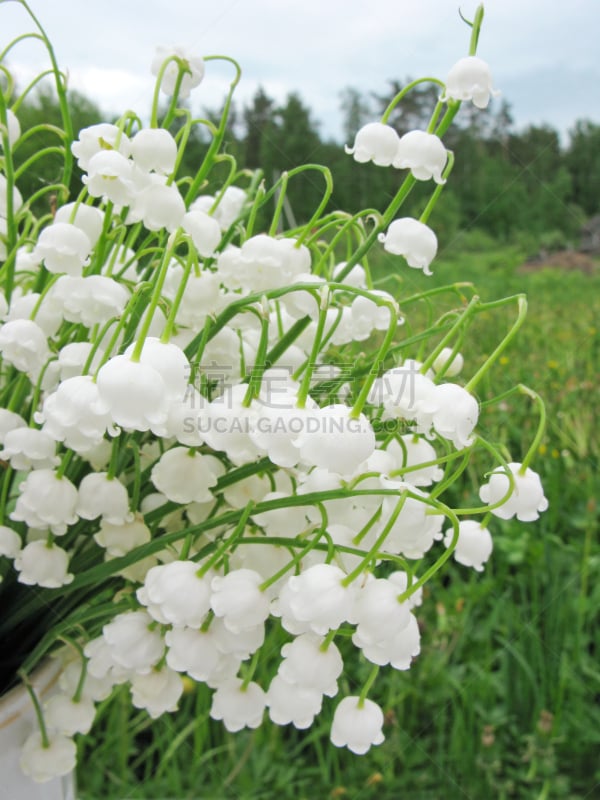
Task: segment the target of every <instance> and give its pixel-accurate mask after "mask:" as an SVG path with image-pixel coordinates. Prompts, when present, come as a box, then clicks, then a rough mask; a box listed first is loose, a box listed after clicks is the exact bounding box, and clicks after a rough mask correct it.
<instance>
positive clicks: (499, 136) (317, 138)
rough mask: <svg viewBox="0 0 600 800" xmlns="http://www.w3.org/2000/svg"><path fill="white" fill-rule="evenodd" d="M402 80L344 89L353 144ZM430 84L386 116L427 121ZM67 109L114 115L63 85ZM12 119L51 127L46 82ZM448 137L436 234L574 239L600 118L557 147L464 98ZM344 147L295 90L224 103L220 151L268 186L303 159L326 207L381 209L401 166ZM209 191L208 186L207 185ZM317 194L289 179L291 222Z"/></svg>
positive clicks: (52, 173)
mask: <svg viewBox="0 0 600 800" xmlns="http://www.w3.org/2000/svg"><path fill="white" fill-rule="evenodd" d="M409 81H410V79H407V81H406V82H405V83H404V84H403V83H402V82H399V81H390V84H389V90H388V91H387V92H385V93H384V94H382V95H376V94H369V95H365V94H361V93H360V92H359V91H358V90H357V89H355V88H351V87H349V88H346V89H345V90H344V91H343V92H341V94H340V111H341V114H342V119H343V130H344V136H345V143H346V144H352V142H353V140H354V135H355V133H356V131H357V130H358V129H359V128H360V127H361V126H362V125H363V124H365V123H366V122H369V121H374V120H377V119H378V118H379V117H380V116H381V114H382V112H383V110H384V109H385V107H386V106H387V105H388V103H389V102H390V100H391V99H392V98H393V97H394V96H395V95H396V94H397V92H398V91H400V90H401V89H402V87H403V85H406V83H408V82H409ZM438 93H439V89H438V88H437V87H435V86H429V85H427V84H419V85H417V86H416V87H415V88H414V89H413V90H412V91H411V92H409V93H408V94H407V95H406V97H405V98H404V99H403V100H402V102H401V103H400V104H399V105H398V106H397V107H396V108H395V109H394V112H393V113H392V115H391V117H390V119H389V124H391V125H392V126H393V127H394V128H395V129H396V130H397V132H398V134H399V135H402V134H403V133H405V132H406V131H408V130H412V129H414V128H421V129H425V128H426V127H427V124H428V122H429V118H430V115H431V111H432V110H433V107H434V106H435V103H436V101H437V99H438ZM71 109H72V114H73V123H74V128H75V130H79V129H80V128H82V127H85V126H87V125H91V124H93V123H95V122H100V121H107V120H109V119H110V117H107V115H106V114H104V113H103V112H102V111H101V110H100V109H99V108H98V107H97V106H96V105H95V103H94V102H93V101H91V100H90V99H89V98H87V97H84V96H83V95H81V94H78V93H76V92H72V93H71ZM204 115H205V117H206V118H207V119H208V120H209V121H213V122H216V121H217V120H218V118H219V116H220V114H219V112H217V111H214V110H212V111H211V110H207V111H205V112H204ZM19 119H20V122H21V128H22V130H23V131H25V130H27V129H28V128H29V127H32V126H33V125H35V124H39V123H40V122H46V123H53V124H58V122H59V119H60V117H59V114H58V109H57V106H56V101H55V100H54V98H53V97H52V95H51V94H50V93H48V92H44V91H42V92H40V93H38V94H37V95H36V96H35V97H34V98H32V100H31V101H30V102H29V103H28V104H27V105H25V106H23V107H22V108H21V109H20V112H19ZM42 139H43V136H42V135H37V136H32V137H31V138H30V139H29V140H28V141H26V142H24V143H23V146H22V147H21V148H19V161H24V160H26V159H27V158H28V157H29V156H30V155H31V154H32V152H33V151H34V149H35V148H39V147H41V146H44V144H47V143H46V142H44V141H42ZM53 143H54V142H53ZM209 143H210V134H209V133H208V128H207V127H206V126H202V125H199V126H196V127H195V128H194V129H193V131H192V134H191V137H190V142H189V145H188V147H187V150H186V161H185V162H184V164H183V165H182V168H183V170H185V171H188V172H189V173H190V174H193V173H194V172H195V171H196V169H197V167H198V165H199V163H200V162H201V159H202V157H203V155H204V153H205V152H206V150H207V149H208V146H209ZM444 143H445V145H446V147H447V148H448V149H450V150H452V151H453V152H454V155H455V164H454V168H453V173H452V175H451V178H450V180H449V182H448V186H447V188H445V189H444V191H443V193H442V196H441V199H440V201H439V203H438V205H437V206H436V208H435V210H434V212H433V214H432V216H431V219H430V225H431V226H432V227H433V228H434V229H435V230H436V233H437V234H438V238H439V239H440V241H441V242H442V243H443V242H444V241H449V240H450V239H451V238H452V237H453V236H454V235H455V234H456V233H457V232H458V231H464V230H469V229H473V230H478V231H483V232H485V233H486V234H489V235H491V236H493V237H495V238H496V239H498V240H502V241H511V240H513V239H514V238H515V237H521V238H523V240H524V241H526V242H528V243H530V245H531V246H534V245H535V243H537V244H538V245H539V246H546V247H552V246H553V245H554V246H557V247H561V246H565V245H569V244H572V245H574V246H577V244H578V238H579V230H580V228H581V225H582V224H583V223H584V222H585V220H586V219H587V218H588V217H590V216H592V215H594V214H596V213H598V212H599V211H600V199H599V198H600V125H599V124H596V123H594V122H592V121H590V120H578V121H577V122H575V124H574V125H573V127H572V129H571V130H570V132H569V136H568V140H567V142H566V143H564V144H563V143H562V142H561V139H560V135H559V133H558V132H557V131H556V130H555V129H553V128H552V127H551V126H550V125H546V124H542V125H530V126H528V127H527V128H525V129H523V130H519V131H517V130H515V128H514V124H513V120H512V117H511V112H510V106H509V104H508V103H507V102H506V101H502V102H500V103H498V102H493V103H492V104H491V105H490V107H489V108H488V109H486V110H485V111H480V110H479V109H475V108H474V107H472V106H471V105H470V104H463V107H462V108H461V110H460V112H459V114H458V116H457V118H456V121H455V124H454V125H453V126H452V127H451V129H450V130H449V131H448V132H447V134H446V135H445V137H444ZM343 144H344V143H339V142H335V141H332V140H331V139H325V138H324V137H322V136H321V134H320V132H319V123H318V122H317V121H316V120H315V119H314V117H313V113H312V111H311V109H310V108H309V107H308V106H307V105H306V104H305V103H304V102H303V100H302V98H301V97H300V96H299V95H298V94H297V93H296V92H291V93H290V94H289V95H288V96H287V97H286V99H285V101H284V102H283V103H278V102H277V101H276V100H275V99H273V98H272V97H270V96H269V95H268V94H267V93H266V92H265V91H264V89H262V88H259V89H258V90H257V91H256V93H255V95H254V97H253V98H252V100H251V101H250V102H249V103H247V104H246V105H243V106H239V105H238V106H237V107H236V106H234V107H233V109H232V112H231V116H230V122H229V127H228V134H227V151H228V152H229V153H231V155H233V156H234V157H235V158H236V160H237V162H238V164H239V166H240V168H252V169H257V168H258V169H261V170H262V171H263V172H264V175H265V179H266V182H267V183H268V184H271V183H272V182H273V180H275V179H277V178H278V177H279V176H280V174H281V173H282V172H283V171H285V170H290V169H292V168H293V167H296V166H298V165H300V164H304V163H317V164H323V165H325V166H327V167H329V169H330V170H331V172H332V175H333V180H334V192H333V196H332V198H331V208H332V210H333V209H334V208H343V209H344V210H345V211H349V212H351V213H354V212H358V211H360V210H361V209H365V208H376V209H379V210H383V209H384V208H385V206H386V205H387V202H388V201H389V200H390V199H391V198H392V197H393V195H394V193H395V192H396V190H397V188H398V186H399V184H400V181H401V179H402V175H403V173H402V172H400V171H398V170H396V169H394V168H392V167H387V168H382V167H377V166H375V165H373V164H357V163H356V162H355V161H354V160H353V159H352V157H351V156H349V155H347V154H346V153H345V152H344V148H343ZM38 163H39V166H38V165H36V169H34V170H30V171H29V172H28V173H26V174H25V175H24V176H23V179H22V181H21V182H20V185H19V188H20V189H21V191H22V193H23V194H24V196H28V195H29V194H30V193H32V192H33V191H36V190H37V189H39V188H41V186H42V185H43V184H44V182H48V181H53V180H55V179H56V176H57V174H59V170H60V165H59V157H58V156H55V157H53V156H49V157H48V158H47V159H44V160H41V161H40V162H38ZM224 168H225V166H224ZM218 177H222V176H218ZM73 181H74V183H73V186H72V190H73V191H74V192H77V191H78V189H79V188H80V185H79V183H78V181H79V176H77V174H75V175H74V179H73ZM210 189H211V187H210V185H209V186H208V187H207V193H208V192H210ZM322 192H323V183H322V180H320V179H319V177H318V176H317V175H316V174H315V173H311V172H307V173H302V174H300V175H298V176H295V177H294V178H293V179H292V180H290V182H289V186H288V192H287V193H288V198H289V203H287V204H286V209H287V212H288V213H289V214H290V215H292V216H293V217H294V219H295V220H297V221H298V222H302V221H306V220H307V219H309V218H310V215H311V213H312V212H313V210H314V209H315V208H316V206H317V205H318V203H319V201H320V199H321V196H322ZM430 192H431V186H430V185H429V184H426V185H423V184H419V185H418V186H417V187H416V189H415V190H414V191H413V192H412V194H411V195H410V197H409V201H408V204H407V206H405V207H404V209H405V210H404V211H403V214H406V215H416V216H418V214H419V213H420V210H422V208H423V207H424V205H425V202H426V197H428V195H429V193H430ZM292 223H293V220H292Z"/></svg>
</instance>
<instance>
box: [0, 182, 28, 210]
mask: <svg viewBox="0 0 600 800" xmlns="http://www.w3.org/2000/svg"><path fill="white" fill-rule="evenodd" d="M7 194H8V191H7V181H6V176H5V175H4V174H3V173H2V172H0V218H2V219H6V218H7V216H8V208H7V205H6V197H7ZM22 205H23V197H22V196H21V192H20V191H19V190H18V189H17V187H16V186H14V187H13V211H14V212H17V211H18V210H19V209H20V208H21V206H22Z"/></svg>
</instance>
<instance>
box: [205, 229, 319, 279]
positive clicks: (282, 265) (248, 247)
mask: <svg viewBox="0 0 600 800" xmlns="http://www.w3.org/2000/svg"><path fill="white" fill-rule="evenodd" d="M217 270H218V272H219V275H220V277H221V280H222V281H223V283H224V284H225V285H226V286H227V287H228V288H229V289H233V290H235V289H243V290H244V291H247V292H261V291H268V290H269V289H278V288H280V287H282V286H287V285H289V284H290V283H293V282H294V280H295V278H296V277H297V276H298V275H300V274H302V273H305V272H310V252H309V250H308V249H307V248H306V247H305V246H304V245H301V246H300V247H296V246H295V240H294V239H276V238H274V237H273V236H267V235H266V234H264V233H261V234H258V235H257V236H252V237H251V238H250V239H247V240H246V241H245V242H244V243H243V244H242V246H241V248H235V247H229V248H227V249H226V250H225V251H223V252H222V253H220V254H219V258H218V260H217Z"/></svg>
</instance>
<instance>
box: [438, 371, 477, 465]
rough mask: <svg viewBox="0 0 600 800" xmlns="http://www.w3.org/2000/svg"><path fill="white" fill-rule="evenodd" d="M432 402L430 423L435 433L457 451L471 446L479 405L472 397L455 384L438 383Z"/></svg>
mask: <svg viewBox="0 0 600 800" xmlns="http://www.w3.org/2000/svg"><path fill="white" fill-rule="evenodd" d="M432 400H433V403H434V404H435V410H434V411H433V415H432V420H431V421H432V424H433V427H434V430H435V431H436V433H439V434H440V436H443V437H444V438H445V439H450V441H451V442H452V443H453V445H454V446H455V447H456V448H457V449H459V448H461V447H468V446H469V445H470V444H472V443H473V436H472V433H473V429H474V428H475V426H476V425H477V420H478V419H479V404H478V403H477V400H476V399H475V398H474V397H473V395H471V394H469V392H468V391H467V390H466V389H464V388H463V387H462V386H458V385H457V384H455V383H440V384H437V385H436V387H435V390H434V393H433V398H432Z"/></svg>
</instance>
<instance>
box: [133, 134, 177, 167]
mask: <svg viewBox="0 0 600 800" xmlns="http://www.w3.org/2000/svg"><path fill="white" fill-rule="evenodd" d="M131 156H132V158H133V160H134V163H135V164H137V166H138V167H140V169H143V170H146V172H158V173H160V174H162V175H170V174H171V172H173V169H174V168H175V160H176V159H177V142H176V141H175V139H174V138H173V136H172V134H170V133H169V131H167V130H165V129H164V128H143V129H142V130H140V131H138V132H137V133H136V134H135V136H134V137H133V139H132V140H131Z"/></svg>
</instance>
